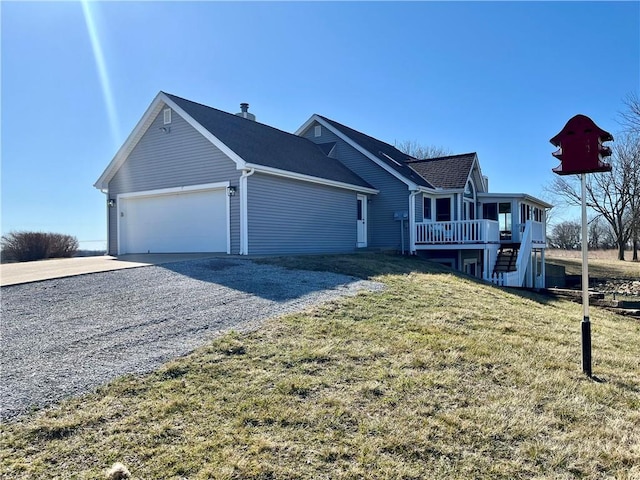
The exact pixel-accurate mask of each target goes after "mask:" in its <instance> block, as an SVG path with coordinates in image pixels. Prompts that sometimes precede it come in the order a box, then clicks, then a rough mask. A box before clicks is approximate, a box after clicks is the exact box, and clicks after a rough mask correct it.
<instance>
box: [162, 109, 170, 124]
mask: <svg viewBox="0 0 640 480" xmlns="http://www.w3.org/2000/svg"><path fill="white" fill-rule="evenodd" d="M170 123H171V109H170V108H165V109H164V124H165V125H168V124H170Z"/></svg>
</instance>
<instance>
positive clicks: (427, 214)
mask: <svg viewBox="0 0 640 480" xmlns="http://www.w3.org/2000/svg"><path fill="white" fill-rule="evenodd" d="M422 218H423V220H431V198H430V197H424V198H423V200H422Z"/></svg>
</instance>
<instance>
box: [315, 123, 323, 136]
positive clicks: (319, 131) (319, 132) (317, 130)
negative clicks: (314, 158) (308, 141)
mask: <svg viewBox="0 0 640 480" xmlns="http://www.w3.org/2000/svg"><path fill="white" fill-rule="evenodd" d="M313 134H314V135H315V136H316V137H321V136H322V125H316V128H315V129H314V131H313Z"/></svg>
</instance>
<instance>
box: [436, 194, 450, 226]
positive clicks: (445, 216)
mask: <svg viewBox="0 0 640 480" xmlns="http://www.w3.org/2000/svg"><path fill="white" fill-rule="evenodd" d="M436 220H437V221H438V222H450V221H451V199H450V198H436Z"/></svg>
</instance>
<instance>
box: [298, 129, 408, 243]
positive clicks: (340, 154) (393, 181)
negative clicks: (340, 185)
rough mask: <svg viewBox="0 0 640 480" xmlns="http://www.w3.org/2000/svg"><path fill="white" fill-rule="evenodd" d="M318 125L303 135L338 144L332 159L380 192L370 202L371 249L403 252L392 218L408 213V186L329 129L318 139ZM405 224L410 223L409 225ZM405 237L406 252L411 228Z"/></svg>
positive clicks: (317, 140) (395, 224)
mask: <svg viewBox="0 0 640 480" xmlns="http://www.w3.org/2000/svg"><path fill="white" fill-rule="evenodd" d="M315 125H317V123H315V122H314V124H312V125H311V126H310V127H309V128H308V129H307V130H306V131H305V132H304V133H303V134H302V136H303V137H305V138H307V139H309V140H311V141H312V142H315V143H326V142H336V147H335V149H334V155H332V156H333V157H334V158H336V159H338V160H339V161H340V162H342V163H343V164H345V165H346V166H347V167H348V168H350V169H351V170H353V171H354V172H355V173H357V174H358V176H360V177H361V178H362V179H363V180H365V181H366V182H367V183H369V184H370V185H372V186H373V187H374V188H376V189H378V190H379V191H380V193H378V194H377V195H370V196H369V199H370V200H371V202H370V203H369V204H368V217H369V218H368V236H369V238H368V246H369V247H372V248H381V249H394V250H401V234H400V222H398V221H396V220H394V219H393V214H394V212H397V211H406V212H408V211H409V189H408V187H407V185H406V184H405V183H404V182H401V181H400V180H398V179H397V178H396V177H394V176H393V175H391V174H390V173H389V172H387V171H386V170H384V169H383V168H382V167H380V166H378V165H376V164H375V163H374V162H373V161H372V160H371V159H369V158H368V157H366V156H365V155H363V154H362V153H360V152H359V151H358V150H356V149H355V148H353V147H352V146H351V145H349V144H348V143H347V142H345V141H344V140H342V139H341V138H340V137H338V136H337V135H335V134H334V133H333V132H331V131H330V130H329V129H328V128H326V127H324V126H323V127H322V135H321V136H319V137H316V136H315V132H314V130H315V129H314V127H315ZM373 153H375V152H373ZM405 223H407V224H408V222H405ZM405 228H406V227H405ZM404 237H405V238H404V241H405V249H408V247H409V238H408V237H409V235H408V228H406V230H405V236H404Z"/></svg>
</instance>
